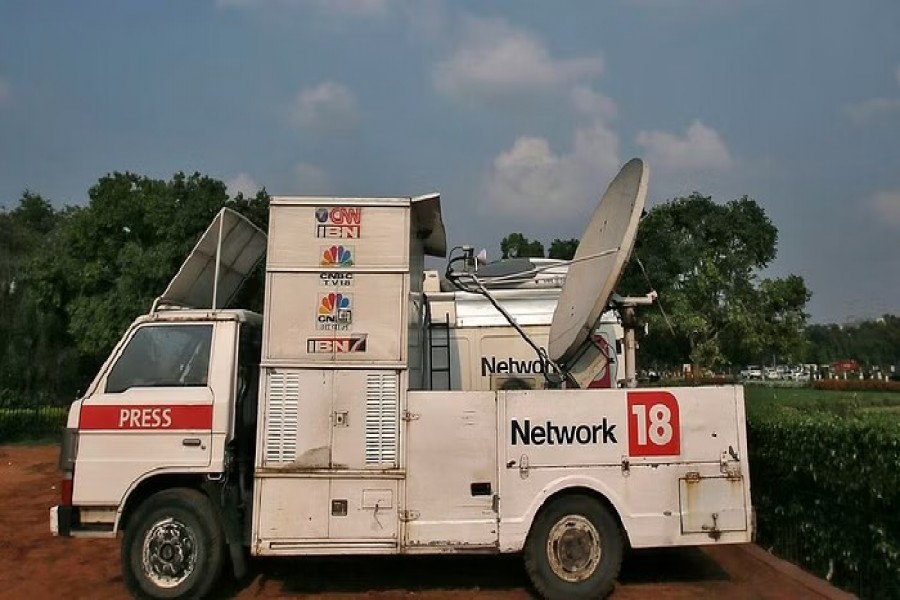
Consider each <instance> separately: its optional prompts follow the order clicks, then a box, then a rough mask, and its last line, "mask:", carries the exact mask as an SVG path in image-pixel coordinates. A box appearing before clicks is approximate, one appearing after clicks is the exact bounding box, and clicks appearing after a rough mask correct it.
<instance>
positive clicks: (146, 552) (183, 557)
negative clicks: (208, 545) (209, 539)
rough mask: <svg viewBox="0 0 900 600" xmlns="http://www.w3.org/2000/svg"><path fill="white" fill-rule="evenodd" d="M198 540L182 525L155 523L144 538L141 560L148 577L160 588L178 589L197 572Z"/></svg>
mask: <svg viewBox="0 0 900 600" xmlns="http://www.w3.org/2000/svg"><path fill="white" fill-rule="evenodd" d="M196 550H197V540H196V538H195V537H194V533H193V531H191V529H190V528H189V527H188V526H187V525H185V524H184V523H182V522H180V521H176V520H175V519H165V520H163V521H159V522H157V523H155V524H154V525H153V526H152V527H150V529H149V530H148V531H147V534H146V535H145V536H144V544H143V552H142V553H141V558H142V562H143V567H144V573H145V574H146V576H147V577H148V578H149V579H150V580H151V581H152V582H153V583H154V584H155V585H157V586H159V587H166V588H169V587H175V586H177V585H178V584H180V583H182V582H183V581H184V580H185V579H187V578H188V577H189V576H190V575H191V573H193V572H194V567H195V566H196V563H197V552H196Z"/></svg>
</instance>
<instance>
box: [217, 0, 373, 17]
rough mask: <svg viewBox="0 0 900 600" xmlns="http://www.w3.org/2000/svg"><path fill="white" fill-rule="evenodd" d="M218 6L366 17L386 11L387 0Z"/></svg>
mask: <svg viewBox="0 0 900 600" xmlns="http://www.w3.org/2000/svg"><path fill="white" fill-rule="evenodd" d="M216 6H218V7H219V8H239V9H273V8H277V9H290V8H299V9H303V8H311V9H314V10H318V11H320V12H322V13H329V14H332V15H336V16H348V17H367V16H372V15H381V14H383V13H385V12H386V11H387V6H388V3H387V0H216Z"/></svg>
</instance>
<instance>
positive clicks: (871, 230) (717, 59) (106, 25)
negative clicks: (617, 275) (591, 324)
mask: <svg viewBox="0 0 900 600" xmlns="http://www.w3.org/2000/svg"><path fill="white" fill-rule="evenodd" d="M634 156H639V157H642V158H644V159H645V160H646V161H647V163H648V165H649V166H650V191H649V195H648V207H652V206H654V205H656V204H658V203H661V202H664V201H666V200H667V199H670V198H674V197H678V196H682V195H687V194H689V193H691V192H693V191H698V192H700V193H702V194H705V195H711V196H712V197H713V198H714V199H715V200H716V201H718V202H726V201H728V200H732V199H735V198H740V197H742V196H744V195H747V196H749V197H751V198H753V199H755V200H756V201H757V202H759V203H760V205H761V206H762V207H763V208H764V209H765V210H766V213H767V214H768V215H769V217H770V218H771V219H772V221H773V222H774V224H775V225H776V226H777V228H778V230H779V242H778V258H777V259H776V261H775V262H774V263H773V264H772V265H771V266H770V267H769V268H768V269H766V271H765V272H764V273H763V276H768V277H780V276H784V275H787V274H790V273H795V274H798V275H801V276H803V277H804V279H805V280H806V283H807V286H808V287H809V288H810V290H811V291H812V293H813V296H812V300H811V301H810V303H809V305H808V310H809V312H810V314H811V317H812V321H814V322H847V321H850V320H854V319H861V318H871V317H877V316H879V315H881V314H884V313H894V314H900V3H898V2H897V0H857V1H854V2H850V1H846V0H791V1H790V2H785V1H784V0H744V1H739V0H606V1H604V2H597V1H594V0H584V1H575V0H571V1H566V2H538V1H530V0H507V1H496V2H484V1H468V2H467V1H456V2H449V1H448V2H441V1H438V0H396V1H389V0H217V1H213V0H210V1H208V2H204V1H194V2H182V1H175V0H170V1H156V2H138V1H136V0H135V1H131V2H128V1H122V0H116V1H112V0H110V1H106V2H101V1H93V0H87V1H84V2H64V1H61V0H60V1H56V2H53V1H49V0H48V1H39V2H24V1H23V2H3V3H2V4H0V206H5V207H6V208H7V209H9V208H13V207H14V206H16V204H17V203H18V199H19V198H20V197H21V194H22V192H23V191H24V190H26V189H29V190H31V191H33V192H37V193H40V194H42V195H43V196H44V197H46V198H48V199H50V200H51V201H52V202H53V203H54V205H55V206H64V205H81V204H85V203H86V202H87V201H88V189H89V188H90V187H91V185H93V184H94V183H95V182H96V181H97V180H98V179H99V178H100V177H102V176H103V175H105V174H107V173H111V172H115V171H132V172H136V173H140V174H144V175H148V176H151V177H159V178H166V179H167V178H169V177H171V176H172V174H173V173H175V172H177V171H184V172H188V173H190V172H194V171H199V172H200V173H203V174H207V175H210V176H212V177H216V178H219V179H221V180H223V181H225V182H226V183H227V185H228V186H229V190H230V191H231V192H232V193H237V192H238V191H242V192H244V193H245V194H247V193H251V194H252V193H255V191H256V190H257V189H259V188H260V187H263V186H264V187H265V188H266V190H267V191H268V192H269V193H270V194H273V195H281V194H284V195H318V194H327V195H335V196H344V195H346V196H416V195H420V194H425V193H429V192H433V191H437V192H440V193H441V196H442V207H443V214H444V222H445V225H446V227H447V233H448V239H449V242H450V244H451V245H457V244H466V243H467V244H472V245H475V246H477V247H486V248H487V249H488V256H489V257H490V258H498V257H499V241H500V239H502V237H503V236H504V235H506V234H507V233H510V232H514V231H519V232H522V233H523V234H524V235H525V236H526V237H529V238H532V239H539V240H541V241H543V242H544V244H545V245H546V246H549V242H550V241H551V240H552V239H554V238H571V237H579V236H580V235H581V233H582V231H583V229H584V226H585V223H586V220H587V218H588V216H589V215H590V214H591V212H592V211H593V208H594V206H595V205H596V203H597V201H598V199H599V197H600V195H601V194H602V192H603V191H604V189H605V188H606V185H607V183H608V182H609V180H610V179H611V178H612V176H613V175H614V174H615V173H616V171H617V170H618V169H619V167H620V166H621V165H622V164H624V163H625V162H626V161H627V160H628V159H630V158H632V157H634ZM650 276H651V278H652V273H651V274H650Z"/></svg>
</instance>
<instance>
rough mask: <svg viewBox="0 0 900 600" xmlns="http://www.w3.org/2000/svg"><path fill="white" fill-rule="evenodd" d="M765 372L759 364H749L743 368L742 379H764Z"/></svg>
mask: <svg viewBox="0 0 900 600" xmlns="http://www.w3.org/2000/svg"><path fill="white" fill-rule="evenodd" d="M762 378H763V372H762V368H761V367H760V366H759V365H748V366H747V368H746V369H741V379H762Z"/></svg>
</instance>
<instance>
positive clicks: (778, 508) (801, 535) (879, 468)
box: [748, 406, 900, 598]
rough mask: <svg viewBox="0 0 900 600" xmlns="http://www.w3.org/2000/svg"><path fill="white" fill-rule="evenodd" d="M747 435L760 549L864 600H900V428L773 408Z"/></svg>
mask: <svg viewBox="0 0 900 600" xmlns="http://www.w3.org/2000/svg"><path fill="white" fill-rule="evenodd" d="M748 425H749V427H748V438H749V450H750V471H751V474H750V476H751V484H752V488H753V489H752V492H753V503H754V506H755V507H756V511H757V523H758V541H759V543H760V545H762V546H763V547H767V548H771V549H772V551H773V552H774V553H775V554H777V555H779V556H782V557H784V558H786V559H788V560H791V561H793V562H796V563H798V564H800V565H801V566H803V567H804V568H806V569H807V570H809V571H811V572H813V573H815V574H816V575H819V576H821V577H826V576H828V575H829V574H830V577H831V580H832V582H833V583H835V584H836V585H838V586H840V587H843V588H844V589H847V590H850V591H853V592H856V593H858V594H859V595H860V596H861V597H863V598H900V418H897V415H896V414H894V413H887V412H879V414H874V413H865V412H860V413H858V414H852V415H843V416H842V415H838V414H834V413H829V412H824V411H803V410H798V409H796V408H792V407H785V406H771V407H767V408H766V410H756V411H753V412H751V413H750V418H749V421H748Z"/></svg>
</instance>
